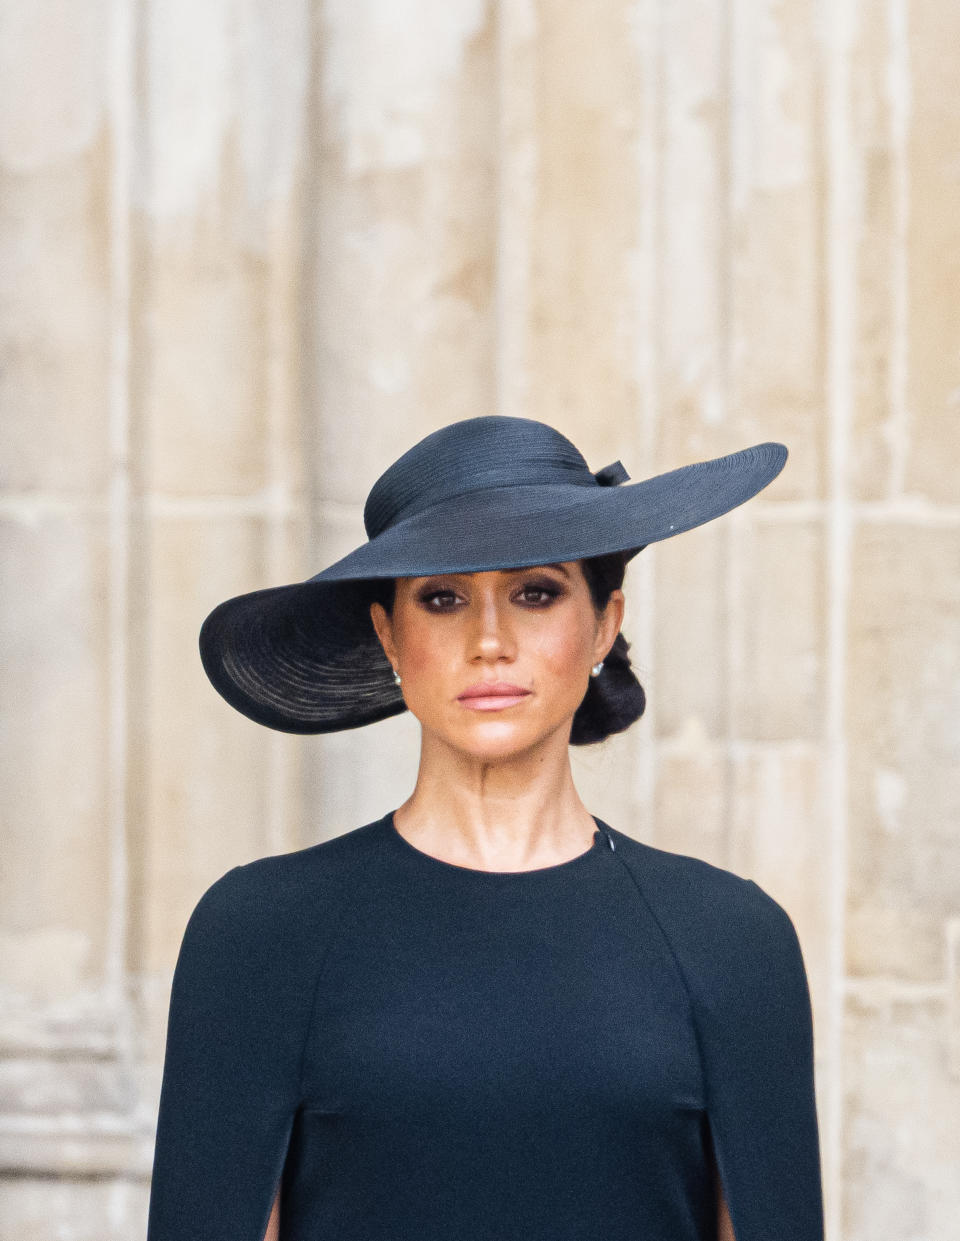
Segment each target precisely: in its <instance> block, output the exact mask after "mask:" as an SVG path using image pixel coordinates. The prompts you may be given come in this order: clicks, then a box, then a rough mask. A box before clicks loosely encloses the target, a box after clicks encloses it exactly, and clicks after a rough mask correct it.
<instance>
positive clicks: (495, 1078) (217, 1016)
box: [148, 561, 822, 1241]
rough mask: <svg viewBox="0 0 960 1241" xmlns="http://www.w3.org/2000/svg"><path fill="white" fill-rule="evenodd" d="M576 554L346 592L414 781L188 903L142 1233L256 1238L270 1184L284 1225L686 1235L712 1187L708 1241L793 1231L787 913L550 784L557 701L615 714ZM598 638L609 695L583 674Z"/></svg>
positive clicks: (799, 1101) (617, 601)
mask: <svg viewBox="0 0 960 1241" xmlns="http://www.w3.org/2000/svg"><path fill="white" fill-rule="evenodd" d="M622 568H623V564H622V562H621V565H620V578H621V579H622ZM601 569H602V566H601V567H600V568H598V566H597V564H595V563H594V562H586V561H569V562H562V563H559V562H558V563H552V564H547V565H539V566H534V567H533V568H526V569H523V570H519V569H518V570H510V569H505V570H499V569H498V570H493V571H490V572H477V573H462V574H461V573H456V574H445V575H440V576H434V577H429V578H399V579H397V580H396V582H395V583H393V589H392V590H391V591H390V592H388V594H387V595H385V596H384V598H383V600H378V601H377V602H374V603H373V605H372V607H371V618H372V621H373V624H374V627H375V629H376V632H377V636H378V638H379V639H380V642H381V643H382V646H383V650H384V652H385V653H386V655H387V657H388V658H389V659H390V661H391V663H392V664H393V666H394V669H395V670H396V671H397V674H398V676H399V677H400V683H402V685H403V693H404V698H405V700H406V702H407V705H408V706H409V708H410V710H411V711H412V712H413V713H414V715H416V716H417V718H418V720H419V721H420V724H421V726H422V747H421V760H420V768H419V772H418V776H417V784H416V788H415V790H414V792H413V794H412V795H411V797H410V798H409V799H408V801H407V802H406V803H404V805H403V806H401V807H399V808H398V809H397V811H395V812H391V813H389V814H387V815H385V816H384V817H383V818H381V819H379V820H376V821H374V822H372V823H367V824H365V825H364V826H363V827H360V828H355V829H353V830H350V831H346V832H344V833H343V834H341V835H340V836H337V837H335V838H333V839H331V840H327V841H324V842H323V843H321V844H319V845H314V846H311V847H309V848H307V849H302V850H298V851H296V852H294V853H289V854H283V855H279V856H276V857H269V858H261V859H259V860H257V861H255V862H251V863H248V864H246V865H243V866H237V867H234V868H233V869H232V870H231V871H229V872H228V873H227V874H226V875H224V876H222V877H221V879H219V880H217V881H216V883H214V884H213V885H212V886H211V887H210V888H208V890H207V891H206V892H205V893H204V894H203V896H202V897H201V899H200V901H199V902H198V904H197V906H196V907H195V909H194V911H193V913H192V915H191V918H190V921H189V923H188V925H187V929H186V932H185V935H184V939H183V943H182V946H181V952H180V956H179V959H178V962H177V967H176V971H175V975H174V983H173V991H172V994H171V1004H170V1016H169V1025H168V1034H167V1054H166V1061H165V1066H164V1077H163V1085H162V1091H161V1100H160V1112H159V1119H158V1129H157V1144H156V1154H155V1161H154V1183H153V1188H152V1192H151V1202H150V1225H149V1231H148V1241H185V1238H187V1237H194V1236H202V1237H203V1238H204V1241H219V1239H221V1238H222V1241H227V1238H229V1239H230V1241H244V1239H245V1238H249V1241H260V1239H261V1238H262V1237H263V1235H264V1232H265V1230H266V1228H267V1225H268V1219H269V1217H270V1214H271V1205H272V1203H273V1201H274V1197H275V1194H276V1192H277V1189H278V1186H279V1189H280V1203H279V1213H278V1214H279V1219H278V1231H279V1236H280V1237H282V1238H284V1241H312V1239H316V1241H321V1239H324V1238H328V1237H334V1236H335V1237H337V1238H339V1239H340V1241H352V1239H354V1238H355V1239H356V1241H360V1239H361V1238H362V1239H363V1241H401V1238H407V1237H409V1238H411V1239H413V1238H416V1241H432V1239H433V1238H437V1241H439V1239H440V1238H441V1237H442V1238H444V1241H448V1239H449V1238H450V1237H454V1236H455V1237H457V1238H458V1241H506V1239H507V1238H511V1239H512V1238H518V1239H519V1238H521V1237H522V1238H523V1239H524V1241H539V1239H540V1238H542V1239H543V1241H548V1239H549V1241H564V1239H565V1238H569V1241H592V1239H593V1238H596V1239H597V1241H600V1239H601V1238H602V1239H603V1241H618V1239H621V1238H622V1239H623V1241H628V1239H630V1241H633V1239H634V1238H636V1239H639V1238H641V1237H642V1238H644V1241H661V1239H662V1241H705V1239H706V1238H710V1239H711V1241H712V1239H713V1238H714V1237H715V1236H716V1232H717V1227H718V1215H719V1217H720V1218H722V1212H718V1202H719V1201H721V1200H722V1199H723V1197H725V1199H726V1202H727V1204H728V1206H729V1214H730V1219H731V1221H732V1226H733V1229H734V1230H735V1233H736V1241H769V1239H770V1238H771V1237H781V1236H782V1237H790V1238H791V1239H792V1241H821V1238H822V1205H821V1196H820V1195H821V1191H820V1168H819V1145H818V1135H817V1117H816V1107H815V1101H814V1089H813V1038H812V1015H811V1010H810V1000H809V993H808V989H807V982H806V975H805V971H804V965H803V959H802V954H801V952H800V946H799V942H798V940H797V936H796V932H795V930H794V928H793V924H792V922H791V921H790V918H789V916H788V915H787V914H786V912H785V911H784V910H783V908H782V907H781V906H780V905H779V904H777V902H776V901H774V900H773V899H772V898H771V897H770V896H769V895H768V894H766V893H765V892H763V891H762V890H761V889H760V888H759V887H757V885H756V884H755V883H753V882H752V881H750V880H746V879H743V878H740V877H739V876H736V875H734V874H732V873H731V872H729V871H725V870H723V869H721V868H718V867H715V866H711V865H709V864H708V863H706V862H703V861H700V860H698V859H695V858H690V857H685V856H682V855H677V854H672V853H668V852H666V851H663V850H658V849H654V848H652V847H651V846H648V845H644V844H642V843H640V842H639V841H638V840H636V839H634V838H633V837H631V836H629V835H626V834H624V833H621V832H619V831H617V830H615V829H613V828H612V827H610V826H609V825H607V824H604V823H602V822H601V821H600V820H599V819H596V818H595V817H594V816H592V815H590V814H589V812H588V811H587V810H586V807H585V806H584V805H583V803H582V802H581V801H580V799H579V796H578V795H577V792H576V789H575V786H574V784H573V780H572V773H571V770H570V763H569V744H570V740H571V726H574V727H576V726H577V724H578V722H579V723H580V724H582V723H583V719H582V717H583V710H584V705H585V704H590V703H593V704H594V706H596V707H598V709H599V710H600V715H601V716H602V714H603V711H604V710H609V711H611V712H612V713H613V716H615V717H616V723H615V724H613V725H611V727H610V728H609V729H608V730H607V731H615V730H617V729H619V728H622V727H625V726H626V723H629V722H630V719H631V718H635V717H636V715H638V714H639V713H640V711H642V705H643V697H642V691H640V690H639V686H637V685H636V682H635V681H634V682H633V685H634V686H635V690H633V689H631V687H630V684H629V681H630V678H626V677H624V675H623V665H624V664H626V665H627V666H628V665H629V661H627V660H624V659H623V658H622V656H623V655H624V653H625V646H626V644H625V642H624V640H623V637H622V634H620V632H619V631H620V623H621V620H622V615H623V596H622V592H621V591H620V590H619V588H618V583H617V581H616V580H614V582H613V585H611V581H610V580H607V579H605V578H604V573H603V572H602V571H601ZM598 573H599V577H598ZM615 577H616V575H614V579H615ZM601 579H604V580H601ZM598 584H599V586H600V589H598ZM612 657H615V659H614V658H612ZM607 658H611V662H618V663H619V665H620V667H619V669H618V675H619V677H620V680H619V681H618V682H617V684H618V685H619V686H621V687H622V694H620V696H621V697H624V698H626V699H629V703H628V705H627V707H625V708H624V707H623V703H622V702H618V701H612V700H608V699H602V698H601V699H599V700H598V701H595V699H596V698H597V696H596V694H595V693H594V694H593V695H591V693H590V692H589V691H590V690H591V688H592V678H594V677H596V676H597V674H598V673H599V672H600V671H601V670H602V668H603V666H604V661H605V659H607ZM631 676H632V674H631ZM504 684H506V685H509V686H512V687H513V689H512V690H511V695H512V696H510V697H506V698H502V699H500V700H499V701H498V700H496V699H493V698H483V697H481V698H479V699H478V698H476V697H475V696H474V697H471V696H470V695H471V692H474V693H475V691H476V688H477V687H478V686H479V687H480V688H481V689H484V688H485V687H486V688H489V689H490V690H492V691H495V690H496V689H497V688H498V685H501V686H502V685H504ZM636 691H639V693H637V692H636ZM618 693H620V691H618ZM631 711H632V712H633V714H632V715H631ZM624 721H626V722H624ZM601 723H602V721H601ZM595 725H596V720H593V721H590V722H589V727H594V726H595ZM588 832H589V836H588ZM718 1174H719V1178H720V1182H721V1183H720V1184H718V1179H717V1178H718Z"/></svg>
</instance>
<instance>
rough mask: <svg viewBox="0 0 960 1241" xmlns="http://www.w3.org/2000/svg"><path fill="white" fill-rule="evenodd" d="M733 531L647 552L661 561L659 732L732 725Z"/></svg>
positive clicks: (693, 535) (695, 535)
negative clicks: (729, 596) (730, 593)
mask: <svg viewBox="0 0 960 1241" xmlns="http://www.w3.org/2000/svg"><path fill="white" fill-rule="evenodd" d="M728 536H729V531H727V530H725V529H724V527H723V526H722V525H721V524H720V523H719V522H711V523H709V524H708V525H706V526H701V527H700V528H699V529H697V530H690V531H689V532H688V533H686V534H683V535H679V536H678V537H677V538H676V539H669V540H667V541H666V542H665V543H662V544H657V545H655V546H654V547H651V548H648V549H647V550H646V551H644V552H641V553H640V554H641V555H642V556H651V557H653V558H655V570H654V571H655V582H656V585H655V589H656V609H655V626H656V645H655V647H654V667H653V670H652V680H653V686H654V689H655V698H654V701H653V704H652V710H653V712H654V718H655V720H656V726H657V733H658V735H660V736H667V737H669V736H671V735H673V734H675V733H678V732H681V731H683V730H685V729H691V728H696V729H697V730H698V731H699V732H702V733H703V734H705V735H706V736H708V737H711V738H714V739H717V738H720V737H723V736H724V735H725V732H726V728H727V711H728V680H729V675H730V668H729V633H728V623H727V622H728V619H729V618H728V616H727V611H726V601H727V590H726V584H727V581H728V576H729V573H730V568H731V566H730V543H729V537H728Z"/></svg>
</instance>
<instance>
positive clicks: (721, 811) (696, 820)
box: [644, 728, 728, 866]
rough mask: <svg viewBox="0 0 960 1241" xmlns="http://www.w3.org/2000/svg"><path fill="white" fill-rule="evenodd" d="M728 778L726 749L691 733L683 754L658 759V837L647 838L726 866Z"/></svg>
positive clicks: (656, 820)
mask: <svg viewBox="0 0 960 1241" xmlns="http://www.w3.org/2000/svg"><path fill="white" fill-rule="evenodd" d="M727 775H728V769H727V761H726V758H725V756H724V754H723V751H722V749H721V748H720V747H718V746H716V745H713V744H711V743H710V742H708V741H707V739H706V737H704V736H703V735H702V734H700V733H698V732H697V731H696V730H695V729H694V728H691V729H690V732H689V735H688V736H687V737H685V738H684V741H683V745H682V747H681V752H679V753H676V752H674V753H669V754H662V755H660V756H659V757H658V759H657V764H656V784H655V796H654V824H655V837H654V838H653V839H650V838H649V836H647V837H644V839H648V840H649V842H650V843H651V844H654V845H656V846H657V847H658V848H660V849H669V850H670V851H671V852H672V853H688V854H692V855H693V856H694V857H702V858H704V859H705V860H706V861H708V862H712V863H713V864H714V865H715V866H726V865H727V860H726V859H727V840H726V810H727V793H728V789H727V784H726V780H727Z"/></svg>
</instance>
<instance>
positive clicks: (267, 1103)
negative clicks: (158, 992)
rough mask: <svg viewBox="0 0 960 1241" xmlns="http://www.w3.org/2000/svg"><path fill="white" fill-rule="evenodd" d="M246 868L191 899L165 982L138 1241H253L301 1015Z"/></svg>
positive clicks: (284, 1111)
mask: <svg viewBox="0 0 960 1241" xmlns="http://www.w3.org/2000/svg"><path fill="white" fill-rule="evenodd" d="M255 873H256V872H255V868H254V867H251V866H250V865H247V866H239V867H234V868H233V870H230V871H228V872H227V873H226V874H225V875H223V876H222V877H221V878H220V879H218V880H217V881H216V882H215V883H214V884H213V885H212V886H211V887H209V888H208V889H207V890H206V892H204V894H203V895H202V896H201V898H200V900H199V902H198V903H197V905H196V906H195V908H194V910H193V912H192V913H191V915H190V918H189V920H188V922H187V926H186V930H185V932H184V936H183V941H182V944H181V947H180V952H179V956H178V958H177V963H176V968H175V970H174V974H173V984H172V988H171V993H170V1007H169V1015H168V1021H167V1036H166V1052H165V1057H164V1066H163V1077H162V1081H161V1089H160V1104H159V1112H158V1118H157V1133H156V1144H155V1148H154V1160H153V1177H152V1182H151V1188H150V1202H149V1209H148V1223H147V1241H201V1238H202V1241H262V1238H263V1234H264V1231H265V1229H266V1225H267V1220H268V1218H269V1214H270V1207H271V1205H272V1203H273V1198H274V1194H275V1193H276V1189H277V1184H278V1180H279V1177H280V1174H281V1170H282V1168H283V1162H284V1158H285V1155H286V1150H287V1144H288V1141H289V1137H290V1132H291V1128H292V1123H293V1117H294V1113H295V1111H296V1109H297V1106H298V1104H299V1098H300V1095H299V1092H300V1065H301V1053H302V1047H303V1039H304V1034H305V1025H306V1021H307V1020H308V1019H309V1012H308V1004H307V1002H306V1000H307V997H305V994H304V993H305V992H308V991H309V988H305V987H304V986H303V985H302V984H303V980H302V979H300V978H298V977H297V976H296V975H297V971H296V969H295V968H291V962H290V961H289V960H288V959H287V957H288V955H289V954H285V952H284V939H285V937H287V938H288V937H289V933H290V932H289V928H286V930H285V929H284V922H283V917H282V915H281V914H280V912H279V911H278V910H277V908H276V903H275V902H274V901H271V899H270V894H269V892H264V891H262V890H261V888H262V885H259V884H257V883H256V882H255V881H254V876H255Z"/></svg>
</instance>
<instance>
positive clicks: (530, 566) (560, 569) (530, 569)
mask: <svg viewBox="0 0 960 1241" xmlns="http://www.w3.org/2000/svg"><path fill="white" fill-rule="evenodd" d="M537 569H556V570H557V571H558V572H559V573H562V574H563V576H564V577H565V578H569V577H570V574H569V573H568V572H567V570H566V569H565V568H564V567H563V565H562V564H557V563H556V562H551V563H550V564H543V565H539V564H528V565H521V566H520V568H519V569H501V570H500V571H501V573H533V572H534V571H535V570H537ZM429 576H430V577H471V576H472V574H470V573H431V574H430V575H429Z"/></svg>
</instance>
